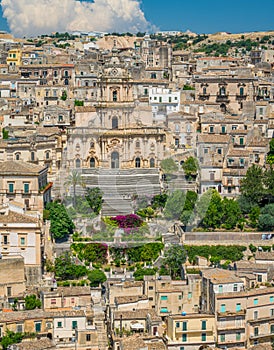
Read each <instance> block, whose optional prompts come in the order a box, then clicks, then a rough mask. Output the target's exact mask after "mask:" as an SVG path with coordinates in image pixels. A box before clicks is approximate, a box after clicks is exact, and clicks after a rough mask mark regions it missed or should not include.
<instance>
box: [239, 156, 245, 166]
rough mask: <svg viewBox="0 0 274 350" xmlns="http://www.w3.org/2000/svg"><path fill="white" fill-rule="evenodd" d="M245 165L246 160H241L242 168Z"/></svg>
mask: <svg viewBox="0 0 274 350" xmlns="http://www.w3.org/2000/svg"><path fill="white" fill-rule="evenodd" d="M244 165H245V160H244V159H243V158H240V166H244Z"/></svg>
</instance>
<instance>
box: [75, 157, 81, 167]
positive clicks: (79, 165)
mask: <svg viewBox="0 0 274 350" xmlns="http://www.w3.org/2000/svg"><path fill="white" fill-rule="evenodd" d="M80 167H81V161H80V159H79V158H78V159H76V160H75V168H80Z"/></svg>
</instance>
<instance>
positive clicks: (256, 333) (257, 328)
mask: <svg viewBox="0 0 274 350" xmlns="http://www.w3.org/2000/svg"><path fill="white" fill-rule="evenodd" d="M258 334H259V327H255V328H254V336H255V337H257V336H258Z"/></svg>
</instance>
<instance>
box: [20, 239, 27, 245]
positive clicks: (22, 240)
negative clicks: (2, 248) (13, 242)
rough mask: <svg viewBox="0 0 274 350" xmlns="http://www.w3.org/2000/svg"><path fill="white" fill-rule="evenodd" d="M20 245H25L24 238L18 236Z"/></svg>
mask: <svg viewBox="0 0 274 350" xmlns="http://www.w3.org/2000/svg"><path fill="white" fill-rule="evenodd" d="M20 245H26V238H25V237H20Z"/></svg>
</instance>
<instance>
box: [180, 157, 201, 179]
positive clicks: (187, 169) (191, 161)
mask: <svg viewBox="0 0 274 350" xmlns="http://www.w3.org/2000/svg"><path fill="white" fill-rule="evenodd" d="M182 168H183V170H184V173H185V175H186V177H187V178H192V177H195V176H196V175H197V171H198V161H197V159H196V158H194V157H188V158H187V159H186V161H185V162H184V163H183V165H182Z"/></svg>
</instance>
